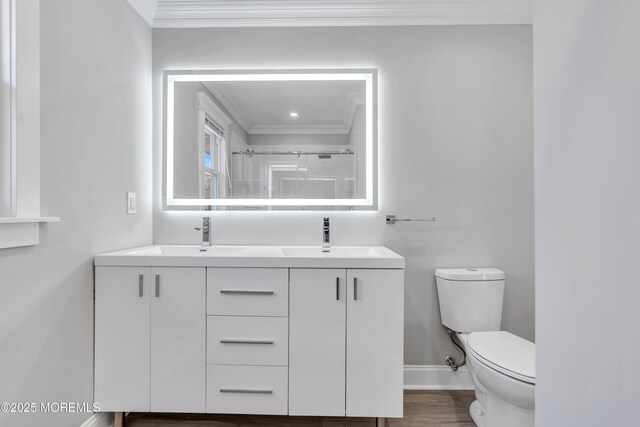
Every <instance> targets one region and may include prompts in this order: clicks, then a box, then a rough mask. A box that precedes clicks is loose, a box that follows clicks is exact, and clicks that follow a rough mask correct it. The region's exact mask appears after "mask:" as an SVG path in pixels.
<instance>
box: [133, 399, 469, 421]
mask: <svg viewBox="0 0 640 427" xmlns="http://www.w3.org/2000/svg"><path fill="white" fill-rule="evenodd" d="M473 400H474V396H473V392H472V391H405V393H404V418H402V419H387V420H386V426H385V427H474V426H475V424H473V422H472V421H471V418H470V417H469V405H470V404H471V402H472V401H473ZM125 425H126V427H177V426H180V427H182V426H184V427H191V426H193V427H374V426H375V420H374V419H373V418H331V417H324V418H322V417H317V418H316V417H280V416H246V415H200V414H197V415H196V414H194V415H184V414H129V416H127V418H126V424H125Z"/></svg>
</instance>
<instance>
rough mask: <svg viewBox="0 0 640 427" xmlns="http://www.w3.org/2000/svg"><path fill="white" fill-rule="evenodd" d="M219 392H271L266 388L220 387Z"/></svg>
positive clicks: (271, 392)
mask: <svg viewBox="0 0 640 427" xmlns="http://www.w3.org/2000/svg"><path fill="white" fill-rule="evenodd" d="M220 393H244V394H273V389H268V388H221V389H220Z"/></svg>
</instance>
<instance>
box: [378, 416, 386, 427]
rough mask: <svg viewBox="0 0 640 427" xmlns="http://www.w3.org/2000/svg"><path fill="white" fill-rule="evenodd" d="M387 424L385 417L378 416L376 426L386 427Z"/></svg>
mask: <svg viewBox="0 0 640 427" xmlns="http://www.w3.org/2000/svg"><path fill="white" fill-rule="evenodd" d="M385 424H386V422H385V419H384V418H376V427H385Z"/></svg>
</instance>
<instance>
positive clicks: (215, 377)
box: [207, 365, 288, 415]
mask: <svg viewBox="0 0 640 427" xmlns="http://www.w3.org/2000/svg"><path fill="white" fill-rule="evenodd" d="M287 382H288V380H287V368H286V367H279V366H230V365H208V366H207V412H208V413H225V414H266V415H286V414H287V412H288V405H287V396H288V390H287Z"/></svg>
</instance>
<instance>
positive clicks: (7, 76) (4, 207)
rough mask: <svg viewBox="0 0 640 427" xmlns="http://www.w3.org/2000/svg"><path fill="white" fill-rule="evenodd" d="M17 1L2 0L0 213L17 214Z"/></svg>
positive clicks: (0, 30)
mask: <svg viewBox="0 0 640 427" xmlns="http://www.w3.org/2000/svg"><path fill="white" fill-rule="evenodd" d="M14 29H15V5H14V3H13V1H11V0H0V58H1V61H2V63H1V67H0V217H12V216H15V202H16V200H15V163H14V159H15V143H14V142H15V138H14V135H15V134H14V132H15V126H14V123H15V108H14V106H15V91H14V88H15V76H16V74H15V71H16V69H15V31H14Z"/></svg>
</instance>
